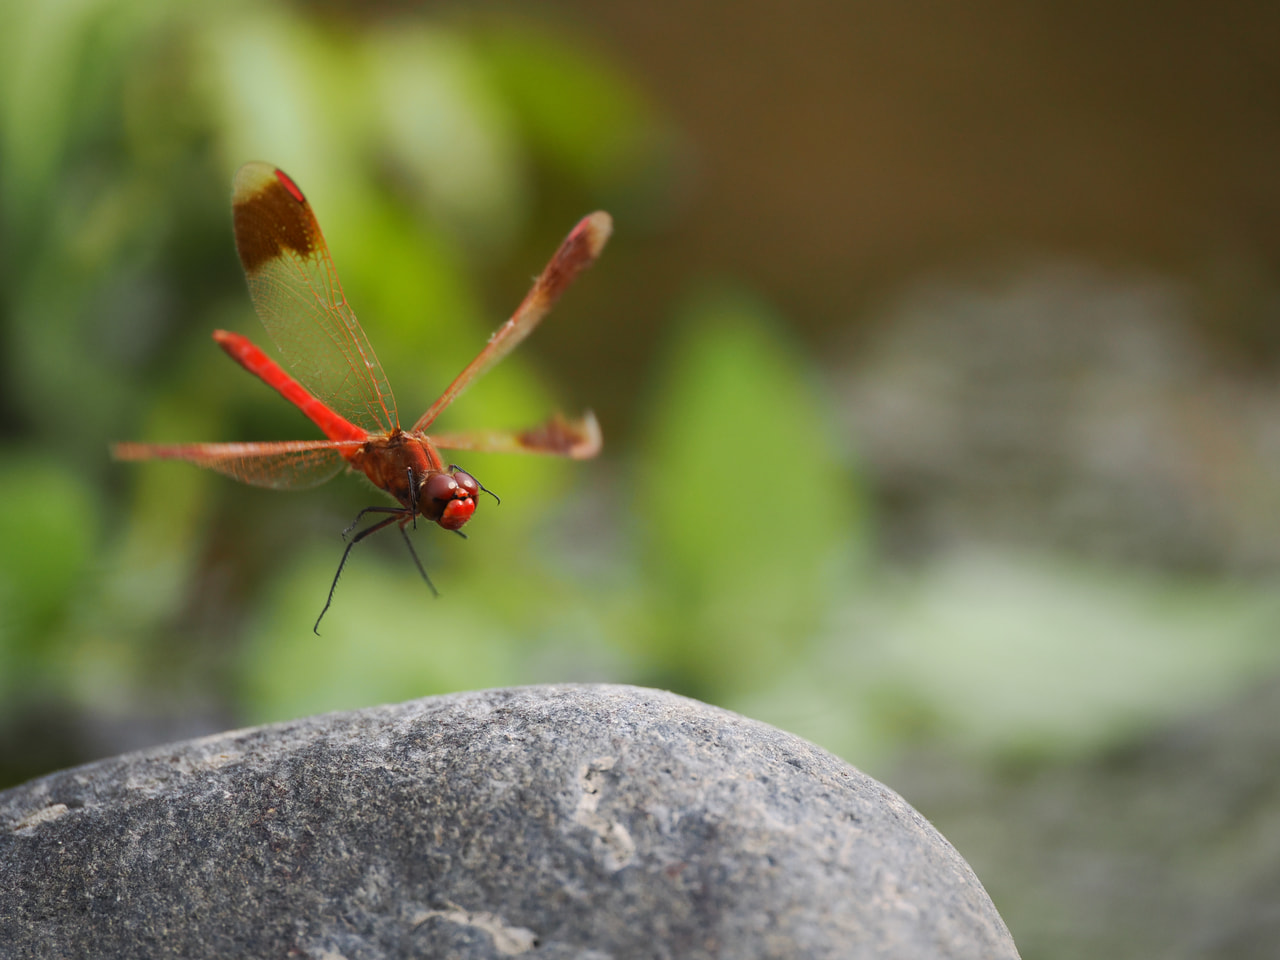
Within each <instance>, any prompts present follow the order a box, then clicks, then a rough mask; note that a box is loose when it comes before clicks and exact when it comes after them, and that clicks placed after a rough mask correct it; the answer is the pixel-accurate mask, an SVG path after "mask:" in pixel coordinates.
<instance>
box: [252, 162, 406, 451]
mask: <svg viewBox="0 0 1280 960" xmlns="http://www.w3.org/2000/svg"><path fill="white" fill-rule="evenodd" d="M231 203H232V211H233V214H234V220H235V234H236V249H237V250H238V251H239V252H240V263H241V265H242V266H243V267H244V272H245V276H246V277H247V278H248V281H249V295H250V297H252V299H253V305H254V307H255V308H256V309H257V311H258V316H259V317H260V318H261V320H262V325H263V326H264V327H266V328H267V333H268V334H269V335H270V337H271V339H272V340H273V341H274V342H275V345H276V346H277V347H278V348H279V350H280V352H281V354H283V355H284V359H285V365H286V366H287V367H288V368H289V370H290V371H291V372H292V373H293V375H294V376H295V377H296V378H297V379H298V381H299V382H300V383H302V385H303V386H304V387H306V388H307V390H309V391H310V392H311V393H312V394H314V395H315V396H316V397H318V398H319V399H320V400H321V401H322V402H323V403H324V404H326V405H327V406H329V407H331V408H333V410H335V411H336V412H337V413H339V414H341V415H342V416H343V417H345V418H346V419H347V420H350V421H351V422H352V423H355V424H358V425H359V426H361V427H363V428H364V429H365V430H368V431H369V432H370V433H389V432H391V431H392V430H393V429H395V428H396V427H398V426H399V421H398V419H397V417H396V403H395V398H394V397H393V396H392V393H391V387H390V386H389V385H388V384H387V378H386V375H385V374H384V373H383V372H382V365H381V364H379V363H378V358H377V356H376V355H375V354H374V352H373V347H372V346H371V345H370V344H369V338H368V337H367V336H365V332H364V330H363V329H361V327H360V322H359V321H358V320H356V316H355V314H354V313H352V311H351V307H350V306H349V305H348V304H347V300H346V297H345V296H344V295H343V293H342V284H341V283H340V282H339V281H338V272H337V270H335V269H334V266H333V260H332V258H331V257H330V256H329V247H328V245H327V244H326V243H325V242H324V236H323V234H321V232H320V225H319V223H317V222H316V218H315V214H314V213H312V211H311V204H309V203H308V202H307V200H306V197H304V196H303V194H302V191H301V190H299V189H298V186H297V184H295V183H294V182H293V181H292V180H291V179H289V177H288V176H287V175H286V174H285V173H284V171H282V170H277V169H276V168H275V167H273V166H271V165H269V164H265V163H246V164H245V165H244V166H243V167H241V168H240V170H239V172H237V173H236V177H235V183H234V187H233V189H232V197H231Z"/></svg>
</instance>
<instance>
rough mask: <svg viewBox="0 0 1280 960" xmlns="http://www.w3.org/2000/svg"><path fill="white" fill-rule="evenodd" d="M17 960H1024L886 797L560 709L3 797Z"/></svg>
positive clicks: (669, 724)
mask: <svg viewBox="0 0 1280 960" xmlns="http://www.w3.org/2000/svg"><path fill="white" fill-rule="evenodd" d="M0 956H3V957H130V958H145V957H185V958H198V957H218V958H228V957H281V958H284V957H310V958H317V960H319V958H325V960H337V958H347V960H365V958H381V957H418V958H428V957H441V958H444V957H449V958H499V957H513V956H528V957H529V958H531V960H532V958H534V957H537V958H553V960H561V958H564V960H568V958H578V960H608V958H615V960H623V958H631V957H637V958H640V957H644V958H663V960H667V958H670V960H676V958H679V960H701V958H713V957H714V958H735V960H738V958H754V957H796V958H818V957H904V958H905V957H910V958H917V960H918V958H926V957H974V958H978V957H981V958H984V960H990V958H999V957H1016V956H1017V952H1016V950H1015V949H1014V945H1013V942H1012V940H1011V939H1010V937H1009V933H1008V930H1007V929H1006V928H1005V926H1004V923H1003V922H1002V921H1001V919H1000V917H999V915H998V914H997V913H996V910H995V908H994V907H993V906H992V904H991V901H990V899H989V898H988V897H987V894H986V892H985V891H984V890H983V889H982V886H981V884H980V883H979V882H978V880H977V878H976V877H975V876H974V875H973V872H972V871H971V870H970V869H969V867H968V865H967V864H966V863H965V862H964V861H963V860H962V859H961V858H960V856H959V854H957V853H956V851H955V850H954V849H953V848H952V847H951V845H950V844H948V843H947V842H946V840H944V839H943V838H942V837H941V836H940V835H939V834H938V833H937V832H936V831H935V830H934V829H933V828H932V827H931V826H930V825H929V824H928V823H927V822H926V821H925V820H924V818H923V817H921V816H920V815H919V814H917V813H916V812H915V811H914V810H912V809H911V807H909V806H908V805H907V804H906V803H905V802H904V801H903V800H902V799H901V798H900V797H898V796H897V795H896V794H895V793H893V792H892V791H890V790H888V789H887V788H885V787H884V786H882V785H881V784H879V783H877V782H876V781H874V780H872V779H870V778H869V777H866V776H864V775H863V774H861V773H859V772H858V771H857V770H855V769H854V768H853V767H850V766H849V765H847V764H845V763H843V762H842V761H840V760H838V759H836V758H835V757H833V756H831V755H830V754H828V753H825V752H824V751H822V750H819V749H818V748H817V747H814V746H813V745H812V744H810V743H807V742H805V741H804V740H801V739H799V738H798V737H794V736H791V735H790V734H787V733H783V732H782V731H780V730H776V729H774V728H773V727H769V726H766V725H765V724H762V723H756V722H754V721H752V720H747V719H745V718H743V717H740V716H738V715H736V714H733V713H729V712H726V711H724V710H719V709H716V708H714V707H709V706H706V705H705V704H702V703H698V702H697V701H694V700H688V699H685V698H683V697H678V696H675V695H674V694H670V693H663V692H660V691H656V690H646V689H640V688H636V687H622V686H586V685H563V686H543V687H528V688H520V689H512V690H490V691H485V692H481V693H465V694H456V695H452V696H444V697H432V698H429V699H425V700H416V701H412V702H410V703H403V704H398V705H395V706H386V707H376V708H373V709H369V710H361V711H357V712H354V713H340V714H331V715H328V716H321V717H312V718H310V719H306V720H299V721H297V722H293V723H283V724H276V725H273V726H267V727H259V728H256V729H251V730H240V731H234V732H231V733H225V734H220V735H218V736H214V737H206V738H204V739H200V740H192V741H188V742H186V743H180V744H176V745H173V746H168V747H162V748H157V749H153V750H147V751H143V752H141V753H135V754H130V755H127V756H124V757H119V758H116V759H112V760H104V761H101V762H98V763H94V764H90V765H88V766H84V767H79V768H77V769H74V770H67V771H64V772H61V773H56V774H53V775H51V776H48V777H44V778H42V779H40V780H34V781H32V782H31V783H28V784H25V785H23V786H21V787H17V788H15V789H12V790H8V791H5V792H3V793H0Z"/></svg>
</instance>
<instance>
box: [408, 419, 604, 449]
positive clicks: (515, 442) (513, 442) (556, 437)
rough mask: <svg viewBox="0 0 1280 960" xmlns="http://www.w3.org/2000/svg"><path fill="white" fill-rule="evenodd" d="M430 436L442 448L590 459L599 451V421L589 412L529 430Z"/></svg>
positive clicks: (483, 431) (468, 432) (479, 431)
mask: <svg viewBox="0 0 1280 960" xmlns="http://www.w3.org/2000/svg"><path fill="white" fill-rule="evenodd" d="M427 439H428V440H429V441H430V442H431V443H432V444H434V445H435V446H437V447H439V448H440V449H442V450H473V451H477V452H479V453H545V454H550V455H552V456H558V457H572V458H573V459H574V460H587V459H589V458H591V457H594V456H595V455H596V454H597V453H599V452H600V444H601V438H600V424H599V423H598V422H596V418H595V415H594V414H592V413H591V412H589V411H588V412H587V413H586V414H585V415H584V416H582V417H581V418H580V419H577V420H566V419H565V418H564V417H563V416H561V415H560V414H558V413H557V414H556V415H555V416H554V417H552V418H551V419H550V420H548V421H547V422H546V423H544V424H541V425H539V426H536V427H531V428H529V429H528V430H510V431H505V430H471V431H467V432H465V433H438V434H432V435H431V436H429V437H427Z"/></svg>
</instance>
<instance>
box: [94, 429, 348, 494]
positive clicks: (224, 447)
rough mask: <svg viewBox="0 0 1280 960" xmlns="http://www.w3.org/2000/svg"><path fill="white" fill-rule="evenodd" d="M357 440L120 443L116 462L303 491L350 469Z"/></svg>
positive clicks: (115, 447)
mask: <svg viewBox="0 0 1280 960" xmlns="http://www.w3.org/2000/svg"><path fill="white" fill-rule="evenodd" d="M362 446H364V443H363V441H359V440H291V441H285V442H280V443H175V444H150V443H117V444H116V445H115V446H113V447H112V448H111V455H112V456H113V457H115V458H116V459H117V460H185V461H187V462H188V463H194V464H195V465H196V466H198V467H206V468H208V469H210V470H216V471H217V472H218V473H224V474H226V475H227V476H229V477H234V478H235V479H237V480H240V481H241V482H243V483H249V484H252V485H253V486H255V487H271V488H273V489H276V490H299V489H303V488H305V487H314V486H316V485H318V484H321V483H324V482H325V481H326V480H328V479H329V478H330V477H332V476H333V475H334V474H336V473H338V471H340V470H341V469H342V468H343V467H345V466H346V465H347V457H348V456H350V455H351V454H353V453H355V452H356V451H357V450H359V449H360V448H361V447H362Z"/></svg>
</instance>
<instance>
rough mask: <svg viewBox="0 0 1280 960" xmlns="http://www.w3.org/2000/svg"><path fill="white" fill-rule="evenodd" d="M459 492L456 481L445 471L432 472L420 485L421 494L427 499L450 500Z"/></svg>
mask: <svg viewBox="0 0 1280 960" xmlns="http://www.w3.org/2000/svg"><path fill="white" fill-rule="evenodd" d="M460 492H461V491H460V490H459V488H458V481H457V480H455V479H453V477H451V476H449V474H447V473H433V474H432V475H431V476H430V477H428V478H427V482H426V483H424V484H423V485H422V496H423V497H424V498H425V499H428V500H452V499H453V498H454V497H456V496H458V495H459V493H460ZM462 496H466V494H465V493H464V494H462Z"/></svg>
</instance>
